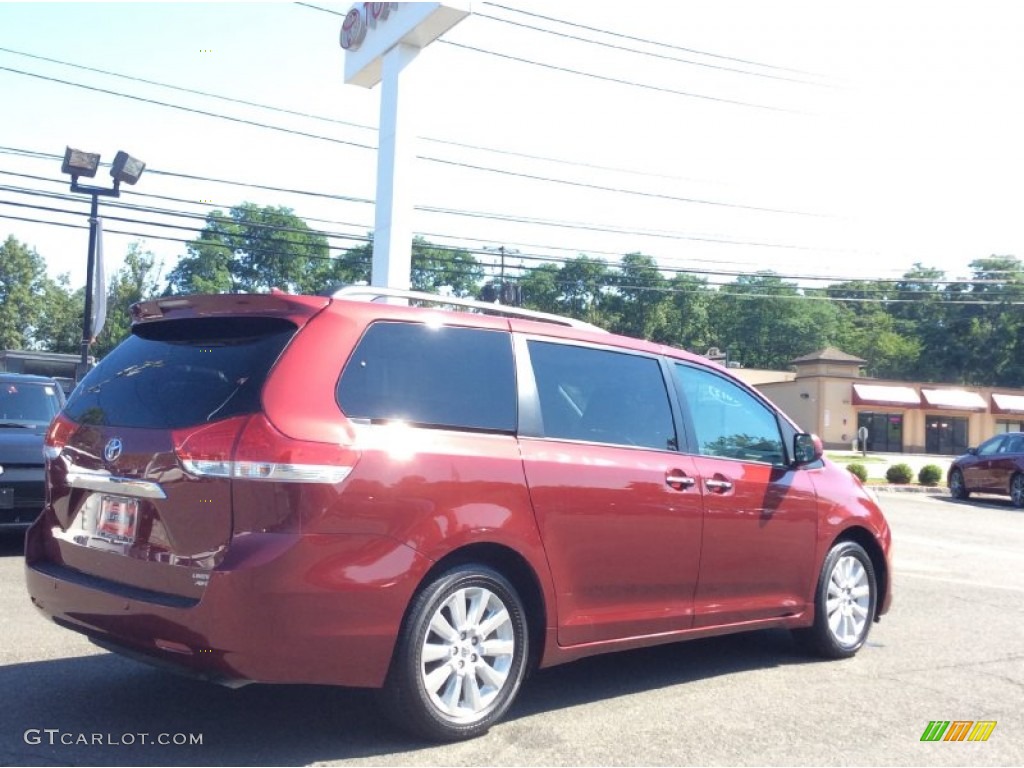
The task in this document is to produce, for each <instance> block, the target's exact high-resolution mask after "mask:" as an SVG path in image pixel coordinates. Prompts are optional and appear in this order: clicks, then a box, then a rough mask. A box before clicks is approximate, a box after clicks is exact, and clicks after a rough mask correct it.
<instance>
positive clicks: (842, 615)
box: [796, 541, 878, 659]
mask: <svg viewBox="0 0 1024 768" xmlns="http://www.w3.org/2000/svg"><path fill="white" fill-rule="evenodd" d="M877 600H878V587H877V580H876V578H875V568H874V565H872V563H871V558H870V557H869V556H868V553H867V552H865V551H864V548H863V547H862V546H861V545H860V544H857V543H856V542H853V541H841V542H839V543H838V544H836V545H835V546H834V547H832V549H831V550H830V551H829V553H828V556H827V557H826V558H825V562H824V563H823V564H822V566H821V574H820V575H819V577H818V586H817V589H816V590H815V593H814V624H813V625H812V626H811V627H808V628H807V629H801V630H797V632H796V635H797V639H798V640H799V641H800V642H801V644H802V645H803V646H804V647H805V648H806V649H807V650H809V651H810V652H812V653H814V654H815V655H818V656H824V657H825V658H828V659H846V658H849V657H850V656H853V655H854V654H855V653H857V651H859V650H860V648H861V646H863V645H864V642H865V641H866V640H867V638H868V632H869V631H870V629H871V622H872V621H873V620H874V618H875V603H876V602H877Z"/></svg>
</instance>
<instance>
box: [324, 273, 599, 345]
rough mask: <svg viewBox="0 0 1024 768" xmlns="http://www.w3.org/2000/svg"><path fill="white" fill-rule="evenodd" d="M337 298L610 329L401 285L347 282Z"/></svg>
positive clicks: (583, 328)
mask: <svg viewBox="0 0 1024 768" xmlns="http://www.w3.org/2000/svg"><path fill="white" fill-rule="evenodd" d="M331 297H332V298H335V299H355V300H362V301H380V300H381V299H391V298H394V299H409V300H411V301H422V302H426V303H429V304H440V305H446V306H452V307H465V308H467V309H475V310H477V311H478V312H481V313H484V314H489V315H501V316H505V317H520V318H523V319H525V320H536V321H538V322H542V323H554V324H555V325H566V326H569V327H571V328H579V329H581V330H585V331H596V332H598V333H608V331H606V330H605V329H604V328H600V327H599V326H596V325H593V324H591V323H586V322H584V321H582V320H577V319H575V318H572V317H563V316H562V315H555V314H552V313H550V312H537V311H536V310H532V309H522V308H521V307H509V306H506V305H504V304H492V303H491V302H488V301H477V300H476V299H461V298H458V297H456V296H439V295H437V294H436V293H424V292H422V291H408V290H402V289H400V288H377V287H375V286H372V285H347V286H345V287H344V288H339V289H338V290H336V291H334V293H332V294H331Z"/></svg>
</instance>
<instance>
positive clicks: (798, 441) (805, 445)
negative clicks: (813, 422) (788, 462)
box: [793, 432, 825, 467]
mask: <svg viewBox="0 0 1024 768" xmlns="http://www.w3.org/2000/svg"><path fill="white" fill-rule="evenodd" d="M824 452H825V448H824V446H823V445H822V444H821V438H820V437H818V436H817V435H809V434H807V433H805V432H802V433H800V434H798V435H795V436H794V437H793V463H794V464H796V465H797V466H798V467H799V466H803V465H805V464H813V463H814V462H816V461H818V460H819V459H820V458H821V456H822V454H823V453H824Z"/></svg>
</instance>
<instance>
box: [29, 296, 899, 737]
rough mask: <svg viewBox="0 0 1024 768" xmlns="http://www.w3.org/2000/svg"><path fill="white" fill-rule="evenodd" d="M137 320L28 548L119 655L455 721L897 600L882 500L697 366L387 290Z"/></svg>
mask: <svg viewBox="0 0 1024 768" xmlns="http://www.w3.org/2000/svg"><path fill="white" fill-rule="evenodd" d="M360 294H373V295H374V296H378V297H379V296H384V297H389V298H390V301H391V302H392V303H379V302H378V301H373V300H366V299H367V298H373V296H370V297H368V296H366V295H360ZM395 295H400V296H401V297H402V299H401V303H394V302H395V301H396V299H395V298H394V296H395ZM410 304H416V305H417V306H410ZM133 313H134V324H133V326H132V334H131V336H130V337H129V338H128V339H127V340H125V341H124V342H123V343H122V344H121V345H120V346H118V347H117V348H116V349H115V350H114V351H113V352H111V353H110V354H109V355H107V356H106V357H105V358H104V359H103V360H102V361H101V362H100V364H99V365H98V366H97V367H96V368H95V369H93V370H92V371H91V372H90V373H89V375H88V376H87V377H86V378H85V379H84V380H83V381H82V382H81V383H80V384H79V386H78V387H77V389H76V390H75V391H74V393H73V394H72V395H71V397H70V399H69V400H68V402H67V404H66V406H65V407H64V409H63V410H62V411H61V413H60V415H59V416H58V417H57V418H56V419H55V420H54V422H53V424H52V425H51V427H50V430H49V433H48V435H47V438H46V446H45V452H46V460H47V466H46V472H47V497H46V506H45V508H44V510H43V512H42V515H41V516H40V517H39V519H38V520H37V522H36V523H35V524H34V525H33V526H32V528H31V529H30V530H29V533H28V536H27V539H26V573H27V580H28V589H29V593H30V594H31V598H32V602H33V603H34V604H35V605H36V606H37V607H38V608H39V609H40V610H41V611H42V612H43V613H44V614H45V615H47V616H49V617H51V618H52V619H53V620H54V621H55V622H57V623H58V624H60V625H61V626H64V627H67V628H68V629H72V630H75V631H77V632H81V633H83V634H85V635H87V636H88V637H89V638H90V639H92V640H93V641H94V642H96V643H97V644H99V645H100V646H102V647H104V648H108V649H110V650H113V651H116V652H118V653H122V654H125V655H128V656H132V657H135V658H137V659H140V660H143V661H148V662H150V663H155V664H159V665H162V666H166V667H170V668H173V669H177V670H179V671H183V672H186V673H189V674H192V675H196V676H200V677H203V678H207V679H210V680H213V681H217V682H220V683H224V684H227V685H242V684H245V683H251V682H271V683H326V684H335V685H343V686H362V687H371V688H378V689H380V700H381V705H382V708H383V710H384V712H385V713H386V714H387V715H389V716H390V717H391V718H393V719H394V720H395V721H396V722H397V723H399V724H401V725H402V726H403V727H406V728H408V729H411V730H412V731H413V732H415V733H417V734H419V735H421V736H424V737H427V738H431V739H440V740H454V739H462V738H468V737H471V736H475V735H478V734H480V733H483V732H484V731H486V730H487V729H488V728H489V727H490V726H491V725H492V724H494V723H495V722H496V721H497V720H498V719H499V718H501V716H502V715H503V714H504V713H505V712H506V711H507V709H508V708H509V706H510V705H511V703H512V701H513V699H514V698H515V696H516V693H517V691H518V689H519V687H520V683H521V682H522V680H523V678H524V675H525V674H526V673H527V672H528V671H529V669H531V668H533V667H537V666H541V667H544V666H550V665H554V664H559V663H563V662H566V661H571V660H573V659H577V658H580V657H582V656H588V655H592V654H597V653H603V652H605V651H615V650H620V649H626V648H636V647H639V646H646V645H654V644H658V643H667V642H674V641H677V640H686V639H689V638H696V637H706V636H709V635H718V634H725V633H731V632H738V631H743V630H752V629H764V628H770V627H775V628H778V627H784V628H788V629H791V630H793V632H794V633H795V634H796V636H797V637H798V639H799V640H800V641H801V642H803V643H804V644H806V645H807V647H809V648H810V649H812V650H813V651H814V652H816V653H818V654H822V655H825V656H828V657H833V658H842V657H847V656H851V655H853V654H854V653H856V652H857V651H858V650H859V649H860V647H861V646H862V645H863V644H864V641H865V639H866V637H867V634H868V630H869V629H870V626H871V623H872V622H873V621H877V620H878V619H879V617H880V616H881V615H882V614H884V613H885V612H886V611H887V609H888V607H889V601H890V583H891V569H890V563H889V548H890V533H889V526H888V524H887V523H886V521H885V518H884V517H883V515H882V513H881V511H880V510H879V508H878V506H877V505H876V503H875V502H874V500H873V498H872V496H871V495H870V494H869V493H868V492H866V491H865V489H864V488H863V487H862V486H861V485H860V483H859V482H858V481H857V480H856V478H854V477H853V475H851V474H850V473H849V472H847V471H846V470H844V469H841V468H837V467H836V466H834V465H832V464H830V463H829V462H828V461H827V460H825V459H824V458H823V457H822V451H821V443H820V442H819V441H818V439H817V438H816V437H814V436H812V435H809V434H805V433H802V432H801V430H800V429H799V428H798V427H797V426H796V425H794V424H793V422H792V421H790V420H789V419H788V418H786V417H785V416H784V415H783V414H782V413H780V412H779V411H778V409H776V408H775V407H774V406H773V405H772V404H771V403H770V402H768V401H767V400H766V399H765V398H764V397H762V396H761V395H760V394H759V393H757V392H756V391H754V390H753V389H751V388H750V387H748V386H746V385H745V384H743V383H742V382H741V381H739V380H738V379H737V378H735V377H734V376H733V375H732V374H730V372H729V371H727V370H725V369H723V368H721V367H720V366H718V365H716V364H714V363H711V362H709V361H708V360H705V359H704V358H701V357H697V356H694V355H691V354H688V353H686V352H682V351H679V350H676V349H671V348H668V347H664V346H659V345H656V344H651V343H647V342H644V341H639V340H636V339H631V338H625V337H621V336H615V335H612V334H608V333H604V332H602V331H600V330H599V329H597V328H594V327H592V326H587V325H585V324H583V323H579V322H576V321H573V320H568V319H565V318H560V317H557V316H553V315H541V314H539V313H531V312H528V311H525V310H517V309H514V308H508V307H500V306H495V305H491V304H482V303H477V302H473V301H464V300H456V299H441V298H439V297H431V296H424V295H421V294H413V293H410V292H396V291H388V290H386V289H385V290H379V289H369V288H362V289H354V290H353V289H348V290H343V291H341V292H339V293H338V294H335V296H333V297H311V296H291V295H285V294H280V293H273V294H269V295H220V296H185V297H179V296H176V297H171V298H165V299H157V300H153V301H148V302H144V303H142V304H138V305H136V306H135V307H134V308H133Z"/></svg>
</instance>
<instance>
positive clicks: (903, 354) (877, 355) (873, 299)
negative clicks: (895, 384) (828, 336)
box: [825, 280, 921, 379]
mask: <svg viewBox="0 0 1024 768" xmlns="http://www.w3.org/2000/svg"><path fill="white" fill-rule="evenodd" d="M894 292H895V288H894V287H893V285H892V284H891V283H889V282H886V281H871V280H855V281H850V282H845V283H836V284H834V285H830V286H829V287H828V288H826V289H825V294H826V295H827V296H830V297H832V298H836V299H841V300H842V301H839V302H836V304H837V306H836V310H837V312H838V315H839V322H838V324H837V328H836V333H835V337H834V339H833V343H834V344H835V346H837V347H839V348H840V349H842V350H843V351H844V352H849V353H850V354H851V355H857V356H858V357H862V358H864V359H865V360H866V361H867V366H866V372H867V374H868V375H869V376H875V377H878V378H889V379H901V378H906V377H907V376H909V375H910V372H911V371H912V370H913V369H914V367H915V366H916V364H917V360H918V358H919V357H920V354H921V344H920V342H919V341H918V339H917V337H916V336H914V335H910V334H908V333H906V332H905V331H904V330H901V328H900V323H899V321H898V320H897V319H896V318H894V317H893V316H892V315H891V314H890V313H889V311H888V310H887V308H886V304H885V301H886V299H887V298H891V297H892V295H893V294H894ZM907 325H908V324H907V323H903V327H904V328H906V326H907Z"/></svg>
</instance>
